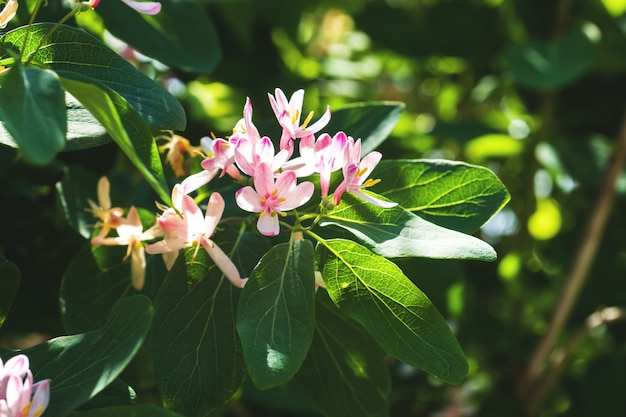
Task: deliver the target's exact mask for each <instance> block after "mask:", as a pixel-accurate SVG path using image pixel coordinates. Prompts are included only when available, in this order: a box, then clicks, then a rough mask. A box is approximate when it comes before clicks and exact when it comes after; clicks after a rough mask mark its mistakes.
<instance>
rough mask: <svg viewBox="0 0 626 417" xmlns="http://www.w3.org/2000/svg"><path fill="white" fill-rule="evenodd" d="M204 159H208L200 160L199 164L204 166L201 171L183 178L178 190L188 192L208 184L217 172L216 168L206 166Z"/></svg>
mask: <svg viewBox="0 0 626 417" xmlns="http://www.w3.org/2000/svg"><path fill="white" fill-rule="evenodd" d="M205 161H209V160H208V159H205V160H204V161H202V163H201V165H202V168H204V170H203V171H200V172H198V173H197V174H193V175H190V176H188V177H187V178H185V180H184V181H183V182H182V183H181V184H180V192H182V193H183V194H189V193H190V192H192V191H196V190H197V189H198V188H200V187H202V186H203V185H205V184H208V183H209V181H211V180H212V179H213V178H214V177H215V176H216V175H217V173H218V172H219V169H218V168H212V169H209V168H206V167H205Z"/></svg>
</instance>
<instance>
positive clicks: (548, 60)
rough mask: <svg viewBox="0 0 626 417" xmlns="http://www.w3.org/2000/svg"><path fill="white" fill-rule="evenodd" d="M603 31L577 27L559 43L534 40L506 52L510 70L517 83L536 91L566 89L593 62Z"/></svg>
mask: <svg viewBox="0 0 626 417" xmlns="http://www.w3.org/2000/svg"><path fill="white" fill-rule="evenodd" d="M599 35H600V31H599V29H598V28H597V27H596V26H593V25H592V24H587V25H586V26H582V27H578V28H574V29H573V30H571V31H570V32H568V33H567V34H566V35H565V36H563V37H562V38H561V39H559V40H558V41H556V42H549V43H548V42H540V41H532V42H529V43H526V44H519V45H514V46H512V47H511V48H509V50H508V52H507V59H508V61H509V69H510V71H511V73H512V74H513V76H514V77H515V79H516V80H517V82H518V83H520V84H521V85H524V86H527V87H531V88H534V89H537V90H550V89H553V88H558V87H561V86H564V85H566V84H568V83H570V82H572V81H574V80H575V79H576V78H578V77H580V76H581V75H583V74H584V73H585V72H586V71H587V70H588V69H589V68H590V67H591V66H592V65H593V63H594V60H595V55H596V44H597V43H598V41H599Z"/></svg>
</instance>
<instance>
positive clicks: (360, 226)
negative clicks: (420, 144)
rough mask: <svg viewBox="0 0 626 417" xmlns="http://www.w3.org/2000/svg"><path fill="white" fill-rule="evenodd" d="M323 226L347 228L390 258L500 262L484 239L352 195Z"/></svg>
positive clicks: (330, 214)
mask: <svg viewBox="0 0 626 417" xmlns="http://www.w3.org/2000/svg"><path fill="white" fill-rule="evenodd" d="M320 225H321V226H328V225H335V226H339V227H341V228H344V229H346V230H348V231H349V232H350V233H352V234H353V235H354V236H356V237H357V238H358V239H359V241H361V242H362V243H363V244H364V245H365V246H367V247H368V248H370V249H371V250H372V251H374V252H375V253H377V254H379V255H381V256H384V257H387V258H401V257H411V256H420V257H425V258H439V259H479V260H483V261H493V260H495V259H496V252H495V250H494V249H493V248H492V247H491V246H490V245H489V244H487V243H486V242H483V241H482V240H480V239H477V238H475V237H473V236H470V235H466V234H464V233H460V232H457V231H455V230H450V229H446V228H445V227H441V226H437V225H436V224H433V223H430V222H429V221H426V220H424V219H422V218H421V217H419V216H416V215H415V214H413V213H411V212H410V211H407V210H405V209H404V208H402V207H401V206H396V207H392V208H387V209H384V208H381V207H378V206H375V205H373V204H370V203H368V202H366V201H363V200H359V199H357V198H356V197H354V196H352V195H351V194H344V196H343V197H342V202H341V204H340V205H339V206H337V207H335V208H334V209H333V210H331V211H330V212H328V213H327V214H325V215H324V217H323V218H322V221H321V222H320Z"/></svg>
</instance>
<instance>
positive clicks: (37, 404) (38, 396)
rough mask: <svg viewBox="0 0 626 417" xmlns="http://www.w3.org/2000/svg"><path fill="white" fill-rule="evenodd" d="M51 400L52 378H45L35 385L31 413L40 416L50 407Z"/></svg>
mask: <svg viewBox="0 0 626 417" xmlns="http://www.w3.org/2000/svg"><path fill="white" fill-rule="evenodd" d="M49 402H50V380H49V379H44V380H42V381H39V382H37V383H36V384H35V385H33V398H32V404H31V405H30V414H32V415H33V416H39V415H41V413H43V411H44V410H45V409H46V407H48V403H49Z"/></svg>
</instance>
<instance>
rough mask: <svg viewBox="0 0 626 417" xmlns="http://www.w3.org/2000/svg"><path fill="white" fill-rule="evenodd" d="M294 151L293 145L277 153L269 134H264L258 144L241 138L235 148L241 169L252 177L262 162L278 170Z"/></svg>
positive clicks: (236, 158)
mask: <svg viewBox="0 0 626 417" xmlns="http://www.w3.org/2000/svg"><path fill="white" fill-rule="evenodd" d="M292 153H293V146H291V147H289V148H287V149H282V150H281V151H279V152H278V153H277V154H276V153H275V150H274V144H273V143H272V141H271V140H270V138H268V137H267V136H263V138H261V139H260V140H259V141H258V142H256V144H253V143H252V142H250V141H249V140H247V139H241V140H240V141H239V142H237V147H236V148H235V161H236V162H237V166H238V167H239V169H241V170H242V171H243V172H244V173H245V174H247V175H250V176H251V177H252V176H254V173H255V171H256V169H257V167H258V166H259V165H260V164H262V163H264V164H267V165H268V166H269V167H270V168H271V170H272V172H276V171H278V170H279V169H280V168H282V166H283V165H284V164H285V162H287V160H288V159H289V158H290V157H291V155H292Z"/></svg>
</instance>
